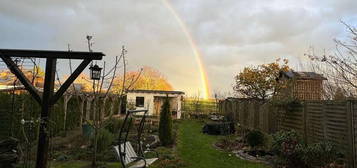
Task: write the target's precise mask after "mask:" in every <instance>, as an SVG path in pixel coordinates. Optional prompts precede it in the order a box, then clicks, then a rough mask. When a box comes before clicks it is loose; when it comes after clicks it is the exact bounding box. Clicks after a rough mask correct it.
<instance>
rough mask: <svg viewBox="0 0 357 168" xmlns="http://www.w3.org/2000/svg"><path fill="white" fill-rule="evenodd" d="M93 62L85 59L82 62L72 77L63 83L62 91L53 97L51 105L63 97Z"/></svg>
mask: <svg viewBox="0 0 357 168" xmlns="http://www.w3.org/2000/svg"><path fill="white" fill-rule="evenodd" d="M91 61H92V60H90V59H85V60H83V61H82V63H81V64H79V66H78V67H77V68H76V70H74V71H73V73H72V74H71V76H69V78H68V79H67V80H66V81H65V82H64V83H63V85H62V86H61V87H60V89H59V90H58V91H57V92H56V94H55V95H54V96H53V98H52V100H51V103H52V104H55V103H56V102H57V101H58V100H59V99H60V98H61V96H62V95H63V94H64V92H66V90H67V89H68V87H69V86H71V84H72V83H73V82H74V80H76V79H77V77H78V76H79V75H80V74H81V73H82V72H83V70H84V68H86V67H87V65H88V64H89V63H90V62H91Z"/></svg>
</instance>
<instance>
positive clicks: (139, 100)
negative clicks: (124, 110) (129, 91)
mask: <svg viewBox="0 0 357 168" xmlns="http://www.w3.org/2000/svg"><path fill="white" fill-rule="evenodd" d="M135 106H136V107H144V97H136V103H135Z"/></svg>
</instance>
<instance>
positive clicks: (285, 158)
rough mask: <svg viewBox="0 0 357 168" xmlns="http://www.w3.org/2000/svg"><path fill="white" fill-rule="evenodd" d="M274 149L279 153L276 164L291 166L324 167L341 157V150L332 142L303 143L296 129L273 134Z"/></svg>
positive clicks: (295, 167)
mask: <svg viewBox="0 0 357 168" xmlns="http://www.w3.org/2000/svg"><path fill="white" fill-rule="evenodd" d="M272 148H273V151H274V152H275V153H276V154H277V156H278V160H276V164H278V165H282V166H285V167H289V168H300V167H306V168H314V167H324V166H326V165H328V164H330V163H334V162H335V161H337V160H338V159H339V157H340V156H341V155H340V152H338V150H337V148H336V146H335V145H334V144H332V143H330V142H326V141H322V142H319V143H314V144H308V145H306V144H304V143H302V141H301V139H300V137H299V136H298V134H297V132H296V131H280V132H278V133H276V134H274V135H273V144H272Z"/></svg>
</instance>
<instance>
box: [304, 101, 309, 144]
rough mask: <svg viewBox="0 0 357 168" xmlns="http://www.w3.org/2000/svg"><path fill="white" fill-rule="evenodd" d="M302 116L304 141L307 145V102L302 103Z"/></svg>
mask: <svg viewBox="0 0 357 168" xmlns="http://www.w3.org/2000/svg"><path fill="white" fill-rule="evenodd" d="M302 103H303V108H302V115H303V124H304V141H305V143H308V140H309V139H308V133H307V122H308V120H307V102H306V101H303V102H302Z"/></svg>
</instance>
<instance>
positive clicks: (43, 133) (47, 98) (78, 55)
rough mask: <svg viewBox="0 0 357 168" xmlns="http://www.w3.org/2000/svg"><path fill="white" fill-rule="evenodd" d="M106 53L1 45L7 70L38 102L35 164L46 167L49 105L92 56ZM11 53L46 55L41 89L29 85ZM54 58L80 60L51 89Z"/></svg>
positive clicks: (53, 75)
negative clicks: (37, 134) (6, 46)
mask: <svg viewBox="0 0 357 168" xmlns="http://www.w3.org/2000/svg"><path fill="white" fill-rule="evenodd" d="M103 56H105V55H104V54H103V53H101V52H74V51H49V50H17V49H0V58H1V59H2V60H3V61H4V62H5V64H6V65H7V67H8V68H9V69H10V71H11V72H12V73H13V74H15V76H16V77H17V78H18V79H19V80H20V81H21V83H22V84H23V85H24V86H25V88H26V90H28V91H29V93H30V94H31V96H32V97H33V98H34V99H35V100H36V101H37V102H38V103H39V105H40V106H41V120H40V133H39V138H38V147H37V159H36V168H46V167H47V160H48V144H49V137H48V119H49V115H50V114H51V111H52V106H53V105H54V104H55V103H56V102H57V101H58V100H59V99H60V98H61V96H62V95H63V94H64V93H65V92H66V90H67V89H68V87H69V86H70V85H71V84H72V83H73V82H74V80H75V79H76V78H77V77H78V76H79V75H80V74H81V73H82V71H83V70H84V69H85V68H86V67H87V65H88V64H89V63H90V62H91V61H93V60H101V59H102V58H103ZM11 57H21V58H45V59H46V70H45V83H44V88H43V93H42V95H40V92H39V91H38V90H37V89H36V88H35V87H34V86H33V85H32V83H31V82H30V81H29V80H28V79H27V78H26V76H25V75H24V74H23V72H22V71H21V70H20V69H19V68H18V67H17V65H16V64H15V63H14V61H13V60H12V59H11ZM57 59H79V60H83V61H82V63H81V64H79V66H78V67H77V68H76V70H74V71H73V73H72V74H71V76H70V77H69V78H68V79H67V80H66V81H65V82H64V83H63V84H62V86H61V87H60V88H59V89H58V90H57V92H56V93H54V82H55V72H56V63H57Z"/></svg>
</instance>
